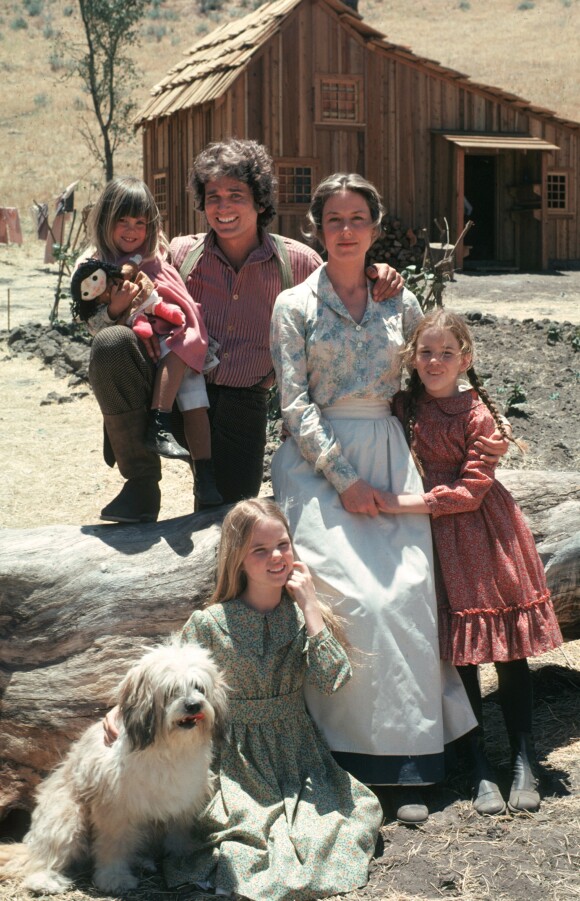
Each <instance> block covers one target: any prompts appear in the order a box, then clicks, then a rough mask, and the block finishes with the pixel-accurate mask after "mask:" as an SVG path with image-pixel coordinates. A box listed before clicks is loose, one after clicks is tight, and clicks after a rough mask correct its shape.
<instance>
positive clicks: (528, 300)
mask: <svg viewBox="0 0 580 901" xmlns="http://www.w3.org/2000/svg"><path fill="white" fill-rule="evenodd" d="M55 282H56V278H55V271H54V267H45V266H44V265H43V264H42V263H41V262H40V258H39V256H38V253H36V251H32V252H31V251H25V250H23V249H22V248H0V386H1V391H2V395H1V396H2V398H3V403H2V405H1V408H0V422H1V427H0V459H1V460H2V467H3V472H4V478H3V479H2V482H1V484H0V530H1V529H3V528H10V529H18V528H29V527H34V526H38V525H49V524H58V523H62V524H71V523H72V524H75V523H77V524H88V523H95V522H98V513H99V510H100V508H101V507H102V506H103V504H105V503H106V502H107V501H108V500H110V499H111V498H112V497H113V496H114V494H115V493H116V491H117V490H118V488H119V486H120V480H119V476H118V473H117V471H116V470H108V469H107V467H106V466H105V464H104V462H103V461H102V457H101V439H102V432H101V420H100V416H99V411H98V408H97V405H96V403H95V401H94V399H93V398H92V396H91V394H90V389H88V387H87V386H86V385H84V384H82V383H81V384H75V385H70V384H69V381H70V380H69V379H68V378H63V377H62V376H57V375H55V373H54V371H53V368H52V367H50V366H43V365H42V364H41V363H40V361H39V358H38V357H37V356H35V355H34V353H33V352H32V351H31V352H28V353H25V354H22V353H18V354H15V353H13V352H12V350H11V349H10V347H9V346H8V343H7V341H6V338H7V334H8V333H7V331H6V328H7V325H8V291H10V326H11V328H14V327H15V326H18V325H21V324H23V323H26V322H29V321H31V320H35V321H39V322H41V323H43V324H45V325H47V322H48V314H49V311H50V308H51V306H52V302H53V298H54V289H55ZM445 301H446V304H447V305H448V306H450V307H451V308H453V309H456V310H458V311H461V312H464V313H466V314H469V317H470V320H471V321H472V324H473V328H474V333H475V339H476V343H477V346H478V351H479V363H478V368H479V370H480V372H481V373H482V374H483V375H484V376H485V377H486V384H487V387H488V388H489V390H490V391H491V393H492V394H493V395H494V396H495V397H496V398H497V400H498V401H500V402H501V403H502V405H503V407H504V408H505V409H506V411H507V412H508V415H509V417H510V420H511V421H512V423H513V425H514V431H515V432H516V434H517V435H522V436H523V437H524V438H525V439H526V441H527V443H528V445H529V452H528V454H527V455H526V457H524V458H523V459H522V458H520V457H519V456H512V457H510V459H509V460H508V461H507V464H506V465H508V466H518V467H520V466H524V467H529V468H534V469H541V468H546V469H547V468H552V469H567V470H575V471H579V470H580V460H579V449H578V422H579V419H580V408H579V407H578V404H577V400H576V398H577V393H578V382H579V379H580V346H579V345H580V272H563V273H554V274H549V275H513V274H510V275H486V276H476V275H458V276H457V277H456V281H455V282H453V283H451V284H450V285H449V286H448V288H447V292H446V295H445ZM60 312H61V316H62V318H63V319H67V318H68V305H67V303H66V301H65V302H61V310H60ZM162 488H163V506H162V511H161V517H162V518H169V517H173V516H178V515H183V514H187V513H190V512H191V510H192V498H191V478H190V475H189V473H188V470H187V467H186V466H184V465H183V464H179V463H172V462H167V463H166V462H164V468H163V483H162ZM265 490H266V491H267V490H268V488H267V485H265ZM111 528H119V527H116V526H111ZM0 540H1V531H0ZM531 665H532V668H533V680H534V691H535V700H536V707H535V724H534V725H535V734H536V742H537V746H538V751H539V755H540V759H541V764H542V784H541V789H542V794H543V800H542V806H541V809H540V811H539V812H538V813H536V814H533V815H523V814H522V815H519V816H511V815H506V816H503V817H495V818H482V817H479V816H478V815H477V814H475V813H474V812H473V811H472V809H471V806H470V802H469V784H468V778H467V775H466V773H465V772H464V771H463V770H462V769H461V767H459V768H458V769H455V770H454V775H453V777H451V778H449V779H448V780H447V781H446V782H445V783H444V784H443V785H441V786H437V787H436V788H433V789H431V790H429V792H428V793H427V794H428V802H429V807H430V810H431V816H430V818H429V820H428V822H427V823H426V824H425V825H424V826H423V827H420V828H414V829H409V828H405V827H402V826H398V825H397V824H396V823H395V822H393V820H392V818H391V812H390V811H389V810H388V809H387V811H386V814H387V815H386V820H385V825H384V827H383V829H382V831H381V846H380V848H379V849H378V853H377V857H376V859H375V860H374V862H373V865H372V870H371V877H370V881H369V884H368V886H367V887H366V888H364V889H361V890H359V891H357V892H353V893H351V894H349V895H348V896H347V897H348V899H349V901H350V899H352V901H358V899H361V901H362V899H373V901H418V899H429V901H431V899H440V898H445V897H448V898H459V899H465V901H488V899H490V901H491V899H494V901H573V899H578V898H580V690H579V689H580V642H570V643H568V644H566V645H565V646H564V647H563V648H562V649H559V650H557V651H554V652H551V653H550V654H547V655H544V656H543V657H541V658H537V659H536V660H534V661H531ZM482 671H483V684H484V688H485V692H486V700H485V704H484V708H485V717H486V725H487V734H488V751H489V754H490V757H491V759H492V761H493V762H494V763H495V764H496V766H497V767H498V770H499V776H500V782H501V784H502V786H503V788H508V787H509V781H510V774H509V750H508V745H507V741H506V737H505V731H504V727H503V723H502V721H501V714H500V711H499V705H498V701H497V694H496V682H495V674H494V670H493V668H492V667H487V666H486V667H483V668H482ZM25 897H26V896H25V894H23V893H22V892H20V891H19V890H18V888H17V887H14V886H11V885H4V886H1V887H0V899H4V901H22V899H24V898H25ZM58 897H61V896H58ZM66 897H67V898H68V899H71V901H89V899H99V898H100V897H101V896H100V895H99V894H98V893H97V892H95V891H94V890H93V889H92V888H90V886H89V883H88V882H86V883H81V884H80V885H79V890H78V891H75V892H73V893H70V894H68V895H67V896H66ZM129 897H131V898H134V899H136V901H145V899H159V901H161V899H162V898H163V899H177V898H178V897H179V898H190V899H191V898H193V897H199V898H201V897H203V896H202V895H195V894H194V893H193V892H189V893H185V894H184V893H181V894H180V895H175V894H173V893H168V892H167V891H166V890H164V888H163V885H162V882H161V880H160V879H158V878H155V877H153V878H151V879H149V880H148V881H147V882H145V883H144V884H143V887H142V889H141V890H140V891H139V892H134V893H131V894H130V896H129ZM62 898H63V899H64V898H65V896H62Z"/></svg>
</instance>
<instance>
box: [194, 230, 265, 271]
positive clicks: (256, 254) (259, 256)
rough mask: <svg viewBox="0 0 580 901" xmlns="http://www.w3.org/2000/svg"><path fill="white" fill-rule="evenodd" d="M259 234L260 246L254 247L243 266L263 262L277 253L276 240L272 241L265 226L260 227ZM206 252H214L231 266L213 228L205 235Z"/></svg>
mask: <svg viewBox="0 0 580 901" xmlns="http://www.w3.org/2000/svg"><path fill="white" fill-rule="evenodd" d="M258 234H259V236H260V245H259V247H256V248H254V250H252V252H251V253H250V255H249V256H248V257H247V258H246V259H245V260H244V262H243V264H242V266H241V268H242V269H243V268H244V266H248V265H250V264H252V263H263V262H264V260H269V259H270V257H273V256H275V255H276V250H275V247H274V242H273V241H272V239H271V237H270V235H269V234H268V232H267V231H266V229H264V228H259V229H258ZM203 249H204V252H206V253H208V252H209V253H214V254H215V255H216V256H217V257H219V258H220V260H223V262H224V263H225V264H226V265H227V266H230V267H231V265H232V264H231V263H230V261H229V260H228V258H227V257H226V255H225V253H224V252H223V251H222V249H221V247H220V246H219V245H218V243H217V239H216V233H215V232H214V230H213V229H210V230H209V231H208V233H207V235H206V237H205V242H204V248H203Z"/></svg>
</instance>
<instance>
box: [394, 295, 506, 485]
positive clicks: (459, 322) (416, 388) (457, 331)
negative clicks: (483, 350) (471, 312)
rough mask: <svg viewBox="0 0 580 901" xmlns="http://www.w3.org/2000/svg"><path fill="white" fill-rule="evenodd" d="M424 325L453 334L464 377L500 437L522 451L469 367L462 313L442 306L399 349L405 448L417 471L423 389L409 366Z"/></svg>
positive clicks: (470, 351) (469, 341)
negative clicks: (404, 375)
mask: <svg viewBox="0 0 580 901" xmlns="http://www.w3.org/2000/svg"><path fill="white" fill-rule="evenodd" d="M428 328H438V329H445V330H447V331H450V332H451V334H452V335H453V336H454V337H455V339H456V340H457V343H458V344H459V350H460V353H461V354H462V355H463V356H466V357H469V358H470V364H469V367H468V369H467V370H466V372H465V376H466V378H467V379H468V380H469V384H470V385H471V387H472V388H473V389H474V391H475V392H476V393H477V395H478V397H479V398H481V400H482V402H483V403H484V404H485V406H486V407H487V409H488V410H489V412H490V413H491V415H492V417H493V421H494V422H495V424H496V427H497V430H498V432H499V433H500V435H501V436H502V438H505V440H506V441H510V442H511V443H512V444H515V445H516V447H517V448H518V449H519V450H523V446H522V444H521V442H519V441H517V440H516V439H515V438H513V437H512V436H511V435H510V433H509V430H508V429H507V428H506V423H505V420H504V418H503V416H502V415H501V413H500V411H499V409H498V407H497V405H496V403H495V401H494V400H492V398H491V397H490V395H489V393H488V392H487V390H486V389H485V388H484V387H483V385H482V383H481V380H480V378H479V376H478V374H477V372H476V371H475V368H474V366H473V360H474V357H475V346H474V342H473V335H472V333H471V330H470V328H469V326H468V325H467V323H466V322H465V319H464V318H463V317H462V316H459V315H458V314H457V313H451V312H450V311H448V310H446V309H444V308H443V307H442V308H439V309H437V310H434V311H433V312H432V313H428V314H427V315H426V316H425V317H424V318H423V319H422V320H421V321H420V323H419V325H418V326H417V328H416V329H415V332H414V334H413V336H412V337H411V339H410V341H409V342H408V343H407V345H406V347H405V348H404V350H403V351H402V359H403V363H404V364H405V366H406V367H407V370H408V372H409V374H410V379H409V384H408V386H407V392H406V393H405V395H404V399H403V420H404V429H405V437H406V439H407V443H408V444H409V448H410V450H411V454H412V456H413V459H414V461H415V465H416V466H417V469H418V471H419V474H420V475H421V476H422V477H423V476H424V474H425V473H424V469H423V465H422V463H421V460H420V459H419V457H418V455H417V452H416V448H415V446H414V445H415V424H416V421H417V403H418V400H419V397H420V396H421V394H422V392H423V390H424V389H423V385H422V382H421V379H420V378H419V374H418V372H417V370H416V369H415V367H414V365H413V361H414V359H415V356H416V353H417V345H418V343H419V339H420V337H421V335H422V334H423V332H424V331H426V330H427V329H428Z"/></svg>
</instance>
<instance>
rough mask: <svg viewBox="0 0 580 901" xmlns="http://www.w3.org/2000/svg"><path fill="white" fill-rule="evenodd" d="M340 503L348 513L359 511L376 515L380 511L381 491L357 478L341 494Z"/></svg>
mask: <svg viewBox="0 0 580 901" xmlns="http://www.w3.org/2000/svg"><path fill="white" fill-rule="evenodd" d="M339 497H340V503H341V504H342V506H343V507H344V509H345V510H347V511H348V513H361V514H363V515H366V516H378V515H379V513H380V512H381V507H380V504H381V492H380V491H377V490H376V489H375V488H373V487H372V485H369V483H368V482H365V481H364V479H359V480H358V481H357V482H355V483H354V485H351V486H350V488H347V489H346V491H343V492H342V494H339Z"/></svg>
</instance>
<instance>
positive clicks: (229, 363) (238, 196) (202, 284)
mask: <svg viewBox="0 0 580 901" xmlns="http://www.w3.org/2000/svg"><path fill="white" fill-rule="evenodd" d="M190 187H191V188H192V190H193V193H194V196H195V199H196V205H197V208H198V209H199V210H203V211H204V213H205V216H206V219H207V223H208V226H209V229H208V232H207V233H205V234H197V235H187V236H185V237H179V238H175V239H174V240H173V241H172V242H171V245H170V253H171V257H172V262H173V263H174V265H175V266H176V267H177V269H179V271H180V273H181V276H182V278H183V279H184V281H185V284H186V287H187V290H188V291H189V293H190V294H191V296H192V297H193V299H194V300H195V301H197V302H198V303H200V304H201V306H202V309H203V317H204V321H205V324H206V327H207V331H208V334H209V335H210V337H211V338H213V339H215V341H217V343H218V345H219V349H218V351H217V354H218V357H219V360H220V363H219V365H218V366H217V367H216V368H215V369H213V370H212V371H211V372H208V373H206V380H207V389H208V397H209V402H210V409H209V416H210V422H211V441H212V458H213V461H214V467H215V472H216V483H217V486H218V490H219V491H220V493H221V495H222V497H223V498H224V502H226V503H233V502H236V501H238V500H241V499H242V498H248V497H255V496H257V495H258V493H259V490H260V486H261V483H262V473H263V461H264V449H265V445H266V426H267V411H268V389H269V388H270V387H271V386H272V385H273V384H274V368H273V364H272V358H271V356H270V349H269V332H270V317H271V313H272V308H273V306H274V301H275V300H276V297H277V295H278V294H279V293H280V291H282V290H283V289H285V288H288V287H291V286H292V285H293V284H298V283H299V282H302V281H304V279H305V278H307V277H308V276H309V275H310V273H312V272H313V271H314V270H315V269H316V268H318V266H320V264H321V262H322V260H321V258H320V257H319V255H318V254H317V253H316V252H315V251H314V250H312V249H311V248H309V247H307V246H306V245H305V244H302V243H301V242H299V241H293V240H291V239H290V238H282V237H281V236H279V235H271V234H269V233H268V232H267V231H266V226H267V225H268V223H269V222H271V221H272V219H273V218H274V216H275V215H276V208H275V189H276V179H275V176H274V164H273V161H272V158H271V156H270V154H269V153H268V151H267V150H266V148H265V147H264V146H263V145H261V144H258V143H257V142H256V141H251V140H241V139H237V138H230V139H229V140H226V141H220V142H216V143H213V144H210V145H209V146H208V147H207V148H206V149H205V150H203V151H202V152H201V153H200V154H199V155H198V156H197V157H196V159H195V161H194V164H193V169H192V172H191V175H190ZM379 269H380V276H381V280H380V285H377V286H375V289H374V292H373V293H374V294H375V295H376V299H378V297H379V295H381V299H382V298H383V297H385V296H387V295H391V294H394V293H396V292H397V291H398V290H400V288H401V287H402V281H401V279H400V277H399V276H398V274H397V273H396V272H395V270H392V269H390V267H388V266H386V265H385V264H383V265H381V266H380V267H379ZM369 275H373V276H374V277H376V276H377V272H376V271H374V272H372V273H371V272H370V271H369ZM106 331H110V330H105V332H106ZM97 338H99V336H97ZM104 340H106V336H105V339H104ZM103 350H104V348H98V351H99V354H98V356H99V363H98V366H97V364H96V363H95V360H96V353H95V347H93V354H92V363H91V365H92V370H93V372H92V376H91V382H92V384H93V389H95V384H94V383H95V380H96V379H98V373H97V374H96V373H95V370H97V369H100V370H101V372H104V370H105V368H106V373H107V375H106V379H107V382H108V384H111V383H112V382H115V383H116V385H118V386H122V390H121V389H119V390H118V391H117V390H115V391H114V392H111V391H110V390H107V392H106V393H107V400H106V406H107V407H108V411H109V412H111V406H112V404H116V406H117V408H118V409H116V410H115V412H117V413H119V414H121V413H123V412H124V411H125V410H133V409H135V404H137V405H138V406H141V405H142V406H144V407H147V406H148V401H149V396H150V390H151V388H150V378H149V376H148V372H149V368H150V367H149V365H148V362H150V361H156V360H157V358H158V347H157V341H156V338H155V336H154V337H153V338H152V339H150V340H148V341H144V342H140V344H139V348H138V352H137V353H136V351H135V348H132V349H131V350H130V352H123V351H122V350H121V348H120V347H119V346H118V339H117V346H116V347H115V348H114V349H113V350H111V349H109V348H107V349H106V352H105V353H103ZM145 351H146V353H145ZM115 372H118V376H116V375H115V374H114V373H115ZM151 384H152V383H151ZM129 385H130V390H127V386H129ZM102 394H103V392H99V391H98V390H95V395H96V396H97V400H98V401H99V404H100V405H101V408H103V403H102V402H101V397H102ZM99 395H101V396H99ZM112 395H114V396H112ZM147 454H148V452H147V451H146V449H145V448H144V447H142V446H141V444H140V442H139V441H135V440H133V441H132V442H128V446H127V448H126V450H125V451H124V456H125V457H126V459H124V460H123V464H124V465H123V468H122V473H123V475H124V476H125V478H126V479H128V481H129V482H130V481H131V479H132V478H133V477H134V476H132V472H133V471H134V472H135V474H136V475H135V477H139V478H140V479H141V480H142V479H143V478H144V477H145V471H146V472H147V474H148V476H149V478H150V479H152V480H155V481H157V482H158V481H159V479H160V478H161V471H160V467H159V459H158V458H155V457H154V455H151V459H149V458H148V456H147ZM117 462H119V461H117ZM135 495H136V492H127V491H125V492H121V494H120V495H119V496H118V497H117V498H115V500H114V501H112V502H111V504H109V505H108V506H107V507H105V509H104V510H103V511H102V513H101V518H103V519H107V520H113V521H117V522H139V521H152V520H155V519H157V516H158V513H159V504H158V503H157V504H156V503H155V502H154V501H152V500H151V498H152V497H154V495H152V493H151V492H145V493H144V494H143V495H142V496H143V498H144V503H143V504H142V505H141V506H140V504H139V503H138V499H136V496H135ZM128 499H129V500H128Z"/></svg>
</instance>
